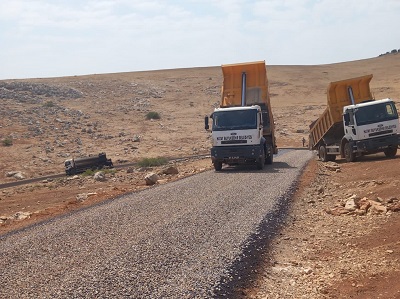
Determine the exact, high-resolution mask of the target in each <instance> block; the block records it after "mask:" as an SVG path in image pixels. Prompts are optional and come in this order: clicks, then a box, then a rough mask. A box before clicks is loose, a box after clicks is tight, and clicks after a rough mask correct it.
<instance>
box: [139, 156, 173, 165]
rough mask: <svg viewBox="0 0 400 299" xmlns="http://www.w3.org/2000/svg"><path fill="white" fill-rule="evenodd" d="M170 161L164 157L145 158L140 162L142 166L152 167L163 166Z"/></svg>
mask: <svg viewBox="0 0 400 299" xmlns="http://www.w3.org/2000/svg"><path fill="white" fill-rule="evenodd" d="M167 163H168V159H167V158H164V157H157V158H143V159H142V160H140V161H139V162H138V165H139V166H140V167H152V166H161V165H165V164H167Z"/></svg>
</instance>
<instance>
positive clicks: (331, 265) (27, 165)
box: [0, 54, 400, 298]
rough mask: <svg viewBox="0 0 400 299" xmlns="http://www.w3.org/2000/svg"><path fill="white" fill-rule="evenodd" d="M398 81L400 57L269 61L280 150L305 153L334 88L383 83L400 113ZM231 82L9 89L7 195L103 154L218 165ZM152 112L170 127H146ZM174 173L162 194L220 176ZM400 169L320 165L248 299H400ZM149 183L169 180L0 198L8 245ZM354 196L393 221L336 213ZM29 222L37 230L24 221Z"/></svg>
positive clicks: (0, 175) (140, 177) (127, 178)
mask: <svg viewBox="0 0 400 299" xmlns="http://www.w3.org/2000/svg"><path fill="white" fill-rule="evenodd" d="M399 70H400V54H393V55H384V56H381V57H377V58H373V59H367V60H359V61H353V62H345V63H337V64H330V65H318V66H276V65H271V66H270V65H268V60H267V72H268V79H269V85H270V93H271V102H272V110H273V113H274V119H275V122H276V129H277V134H276V136H277V144H278V147H301V146H302V141H301V140H302V138H303V137H304V138H305V139H307V138H308V127H309V124H310V123H311V122H312V121H313V120H315V119H316V118H317V117H318V116H319V115H320V114H321V113H322V111H323V110H324V109H325V107H326V89H327V86H328V84H329V82H331V81H337V80H342V79H346V78H351V77H356V76H362V75H366V74H373V75H374V78H373V79H372V81H371V88H372V92H373V94H374V96H375V98H377V99H380V98H387V97H389V98H392V99H393V100H395V101H396V103H397V107H398V108H399V110H400V72H399ZM221 81H222V73H221V69H220V67H206V68H189V69H173V70H159V71H148V72H132V73H118V74H95V75H88V76H74V77H62V78H45V79H43V78H42V79H41V78H36V79H26V80H3V81H0V101H1V103H2V105H0V140H1V141H4V140H11V141H12V145H11V146H3V145H2V144H0V149H1V153H2V155H0V169H1V172H0V184H1V183H6V182H13V181H16V179H15V177H13V176H9V175H7V174H9V173H12V172H16V171H19V172H21V173H22V175H23V176H24V177H25V178H34V177H39V176H42V175H48V174H59V173H63V172H64V165H63V164H64V160H65V159H68V158H71V157H79V156H84V155H88V154H97V153H99V152H106V153H107V156H108V157H110V158H112V160H113V162H114V164H119V163H122V162H135V161H138V160H139V159H141V158H143V157H159V156H161V157H187V156H192V155H196V154H208V153H209V149H210V145H211V144H210V138H209V137H210V133H207V132H206V131H205V130H204V116H205V115H209V114H210V112H211V111H212V110H213V108H214V107H216V106H217V105H218V103H219V100H220V98H219V97H220V86H221ZM148 112H157V113H159V114H160V116H161V118H160V119H154V120H147V119H146V115H147V113H148ZM175 166H177V168H178V169H179V174H162V177H161V180H160V183H168V182H169V181H171V180H176V179H179V178H181V177H184V176H188V175H192V174H195V173H197V172H201V171H205V170H207V169H211V162H210V160H209V159H200V160H189V159H188V160H184V161H181V162H179V163H176V164H175ZM399 166H400V164H399V153H398V154H397V158H396V159H394V160H391V159H385V158H384V156H383V155H382V154H377V155H372V156H369V157H366V158H365V159H363V160H362V162H357V163H343V161H341V160H339V161H338V164H335V165H333V166H332V167H333V169H334V171H332V167H331V168H329V167H326V166H325V165H324V164H322V163H321V162H317V161H314V160H313V161H311V163H310V165H309V167H308V168H307V169H306V170H305V173H304V175H303V178H302V180H301V184H300V186H299V189H298V191H297V193H296V197H295V199H294V201H293V206H292V209H291V211H290V213H289V216H288V220H287V223H286V227H285V228H283V230H282V235H281V236H278V237H277V238H276V239H275V240H274V242H273V243H272V244H271V247H272V249H271V252H269V253H266V257H265V261H264V262H263V263H262V264H261V265H260V271H259V272H258V276H257V279H256V280H254V284H253V285H246V286H244V287H243V289H242V295H243V298H300V297H301V296H305V297H310V296H311V295H312V296H311V297H312V298H377V297H378V296H380V297H379V298H397V297H396V296H398V295H399V294H400V288H399V287H398V286H397V285H398V284H397V279H398V272H399V267H398V259H399V258H400V250H399V242H398V239H399V238H400V233H399V232H400V221H399V220H400V218H399V213H396V212H398V211H400V204H399V197H398V196H399V195H398V194H399V192H400V189H399V188H400V183H399V177H400V167H399ZM336 170H338V171H336ZM147 171H155V172H157V171H161V170H160V169H159V168H157V169H147V168H143V169H132V168H130V169H127V170H119V171H117V172H116V173H112V174H107V178H106V181H105V182H99V181H95V180H94V179H93V178H92V177H77V178H61V179H57V180H45V181H42V182H39V183H36V184H29V185H25V186H23V187H12V188H7V189H3V190H0V234H2V233H6V232H9V231H11V230H13V229H16V228H20V227H24V226H26V225H29V224H32V223H35V222H37V221H40V220H44V219H49V218H51V217H53V216H55V215H58V214H61V213H65V212H68V211H72V210H76V209H79V208H82V207H85V206H89V205H92V204H94V203H97V202H100V201H103V200H105V199H108V198H112V197H115V196H118V195H120V194H123V193H127V192H134V191H137V190H141V189H143V188H146V185H145V183H144V176H145V174H146V172H147ZM354 196H355V197H356V198H364V197H365V198H367V199H369V200H372V201H380V204H381V205H385V206H384V207H383V208H382V210H384V211H385V212H384V213H382V212H380V213H378V215H375V214H373V213H372V214H371V213H366V214H365V215H362V216H359V215H355V214H354V213H353V214H352V213H347V214H346V213H344V214H340V213H339V212H337V211H343V209H341V208H342V207H344V206H345V204H346V202H347V200H348V199H349V198H351V197H354ZM397 205H398V206H397ZM345 212H346V211H345ZM25 213H26V214H25ZM335 213H336V214H335ZM21 215H22V216H24V215H26V217H22V218H28V219H25V220H23V221H20V220H18V219H22V218H20V216H21ZM333 239H334V240H335V242H333V241H332V240H333ZM293 248H295V249H296V250H293ZM338 260H340V261H341V262H340V263H338V262H337V261H338ZM304 271H306V272H304ZM305 273H306V274H307V275H305ZM271 286H274V287H271ZM310 294H311V295H310ZM368 296H370V297H368Z"/></svg>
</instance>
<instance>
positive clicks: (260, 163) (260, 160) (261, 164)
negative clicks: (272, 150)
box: [257, 150, 265, 170]
mask: <svg viewBox="0 0 400 299" xmlns="http://www.w3.org/2000/svg"><path fill="white" fill-rule="evenodd" d="M264 164H265V150H263V151H262V155H261V157H260V158H258V160H257V169H258V170H262V169H264Z"/></svg>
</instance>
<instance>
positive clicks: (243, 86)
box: [242, 72, 246, 106]
mask: <svg viewBox="0 0 400 299" xmlns="http://www.w3.org/2000/svg"><path fill="white" fill-rule="evenodd" d="M242 106H246V72H243V73H242Z"/></svg>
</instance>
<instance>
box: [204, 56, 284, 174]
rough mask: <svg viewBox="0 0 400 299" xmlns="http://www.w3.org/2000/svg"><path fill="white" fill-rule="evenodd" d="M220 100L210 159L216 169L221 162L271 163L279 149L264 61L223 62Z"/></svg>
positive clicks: (214, 118) (261, 167) (213, 129)
mask: <svg viewBox="0 0 400 299" xmlns="http://www.w3.org/2000/svg"><path fill="white" fill-rule="evenodd" d="M221 68H222V73H223V84H222V90H221V102H220V105H219V107H218V108H216V109H215V110H214V112H213V113H212V114H211V116H210V117H208V116H206V117H205V128H206V130H209V129H210V125H209V118H211V119H212V124H211V131H212V143H213V144H212V148H211V160H212V163H213V165H214V168H215V170H216V171H220V170H221V169H222V165H223V164H228V165H237V164H250V163H252V164H256V165H257V167H258V168H259V169H263V168H264V164H272V163H273V155H274V154H277V153H278V148H277V146H276V141H275V127H274V119H273V115H272V110H271V102H270V97H269V89H268V79H267V71H266V66H265V61H257V62H248V63H238V64H226V65H222V66H221Z"/></svg>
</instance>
